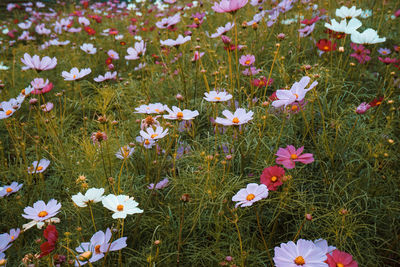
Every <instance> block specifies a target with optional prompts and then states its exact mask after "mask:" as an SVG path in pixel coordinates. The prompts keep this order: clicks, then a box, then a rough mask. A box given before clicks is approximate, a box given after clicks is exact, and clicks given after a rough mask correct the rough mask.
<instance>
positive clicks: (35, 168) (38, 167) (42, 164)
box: [28, 159, 50, 174]
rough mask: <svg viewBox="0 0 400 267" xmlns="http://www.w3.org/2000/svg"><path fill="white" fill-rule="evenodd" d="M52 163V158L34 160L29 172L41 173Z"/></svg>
mask: <svg viewBox="0 0 400 267" xmlns="http://www.w3.org/2000/svg"><path fill="white" fill-rule="evenodd" d="M49 165H50V160H48V159H41V160H40V161H39V162H38V161H37V160H35V161H34V162H32V166H30V167H29V168H28V173H30V174H33V173H41V172H44V171H45V170H46V169H47V167H49Z"/></svg>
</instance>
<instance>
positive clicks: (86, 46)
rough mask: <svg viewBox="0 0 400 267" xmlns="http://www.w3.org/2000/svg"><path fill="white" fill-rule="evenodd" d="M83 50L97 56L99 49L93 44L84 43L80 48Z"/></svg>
mask: <svg viewBox="0 0 400 267" xmlns="http://www.w3.org/2000/svg"><path fill="white" fill-rule="evenodd" d="M80 48H81V50H82V51H84V52H86V53H88V54H91V55H93V54H96V52H97V48H95V47H94V46H93V45H92V44H86V43H84V44H83V45H81V46H80Z"/></svg>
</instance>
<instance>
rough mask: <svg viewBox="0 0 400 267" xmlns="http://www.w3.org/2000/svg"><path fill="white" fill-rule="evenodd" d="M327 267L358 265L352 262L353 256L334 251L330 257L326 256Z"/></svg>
mask: <svg viewBox="0 0 400 267" xmlns="http://www.w3.org/2000/svg"><path fill="white" fill-rule="evenodd" d="M326 256H327V257H328V260H327V263H328V265H329V267H337V266H340V267H358V263H357V262H356V261H355V260H353V256H351V255H350V254H349V253H346V252H343V251H340V250H337V249H335V250H334V251H333V252H332V255H330V254H329V253H328V254H326Z"/></svg>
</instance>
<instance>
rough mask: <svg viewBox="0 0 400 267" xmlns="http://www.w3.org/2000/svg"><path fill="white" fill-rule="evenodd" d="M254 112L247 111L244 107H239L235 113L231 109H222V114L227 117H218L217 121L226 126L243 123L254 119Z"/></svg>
mask: <svg viewBox="0 0 400 267" xmlns="http://www.w3.org/2000/svg"><path fill="white" fill-rule="evenodd" d="M253 114H254V112H253V111H249V112H246V110H245V109H243V108H238V109H237V110H236V111H235V113H233V114H232V112H230V111H229V110H224V111H222V115H224V116H225V117H226V119H225V118H220V117H217V118H216V119H215V123H218V124H222V125H225V126H231V125H242V124H245V123H247V122H249V121H251V120H252V119H253Z"/></svg>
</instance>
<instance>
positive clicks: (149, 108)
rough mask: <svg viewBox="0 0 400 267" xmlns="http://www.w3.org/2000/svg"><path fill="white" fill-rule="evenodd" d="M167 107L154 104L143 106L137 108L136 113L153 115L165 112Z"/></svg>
mask: <svg viewBox="0 0 400 267" xmlns="http://www.w3.org/2000/svg"><path fill="white" fill-rule="evenodd" d="M165 108H166V106H165V105H164V104H161V103H154V104H148V105H141V106H140V107H138V108H135V110H136V112H135V113H145V114H152V113H157V114H159V113H162V112H164V111H165Z"/></svg>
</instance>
